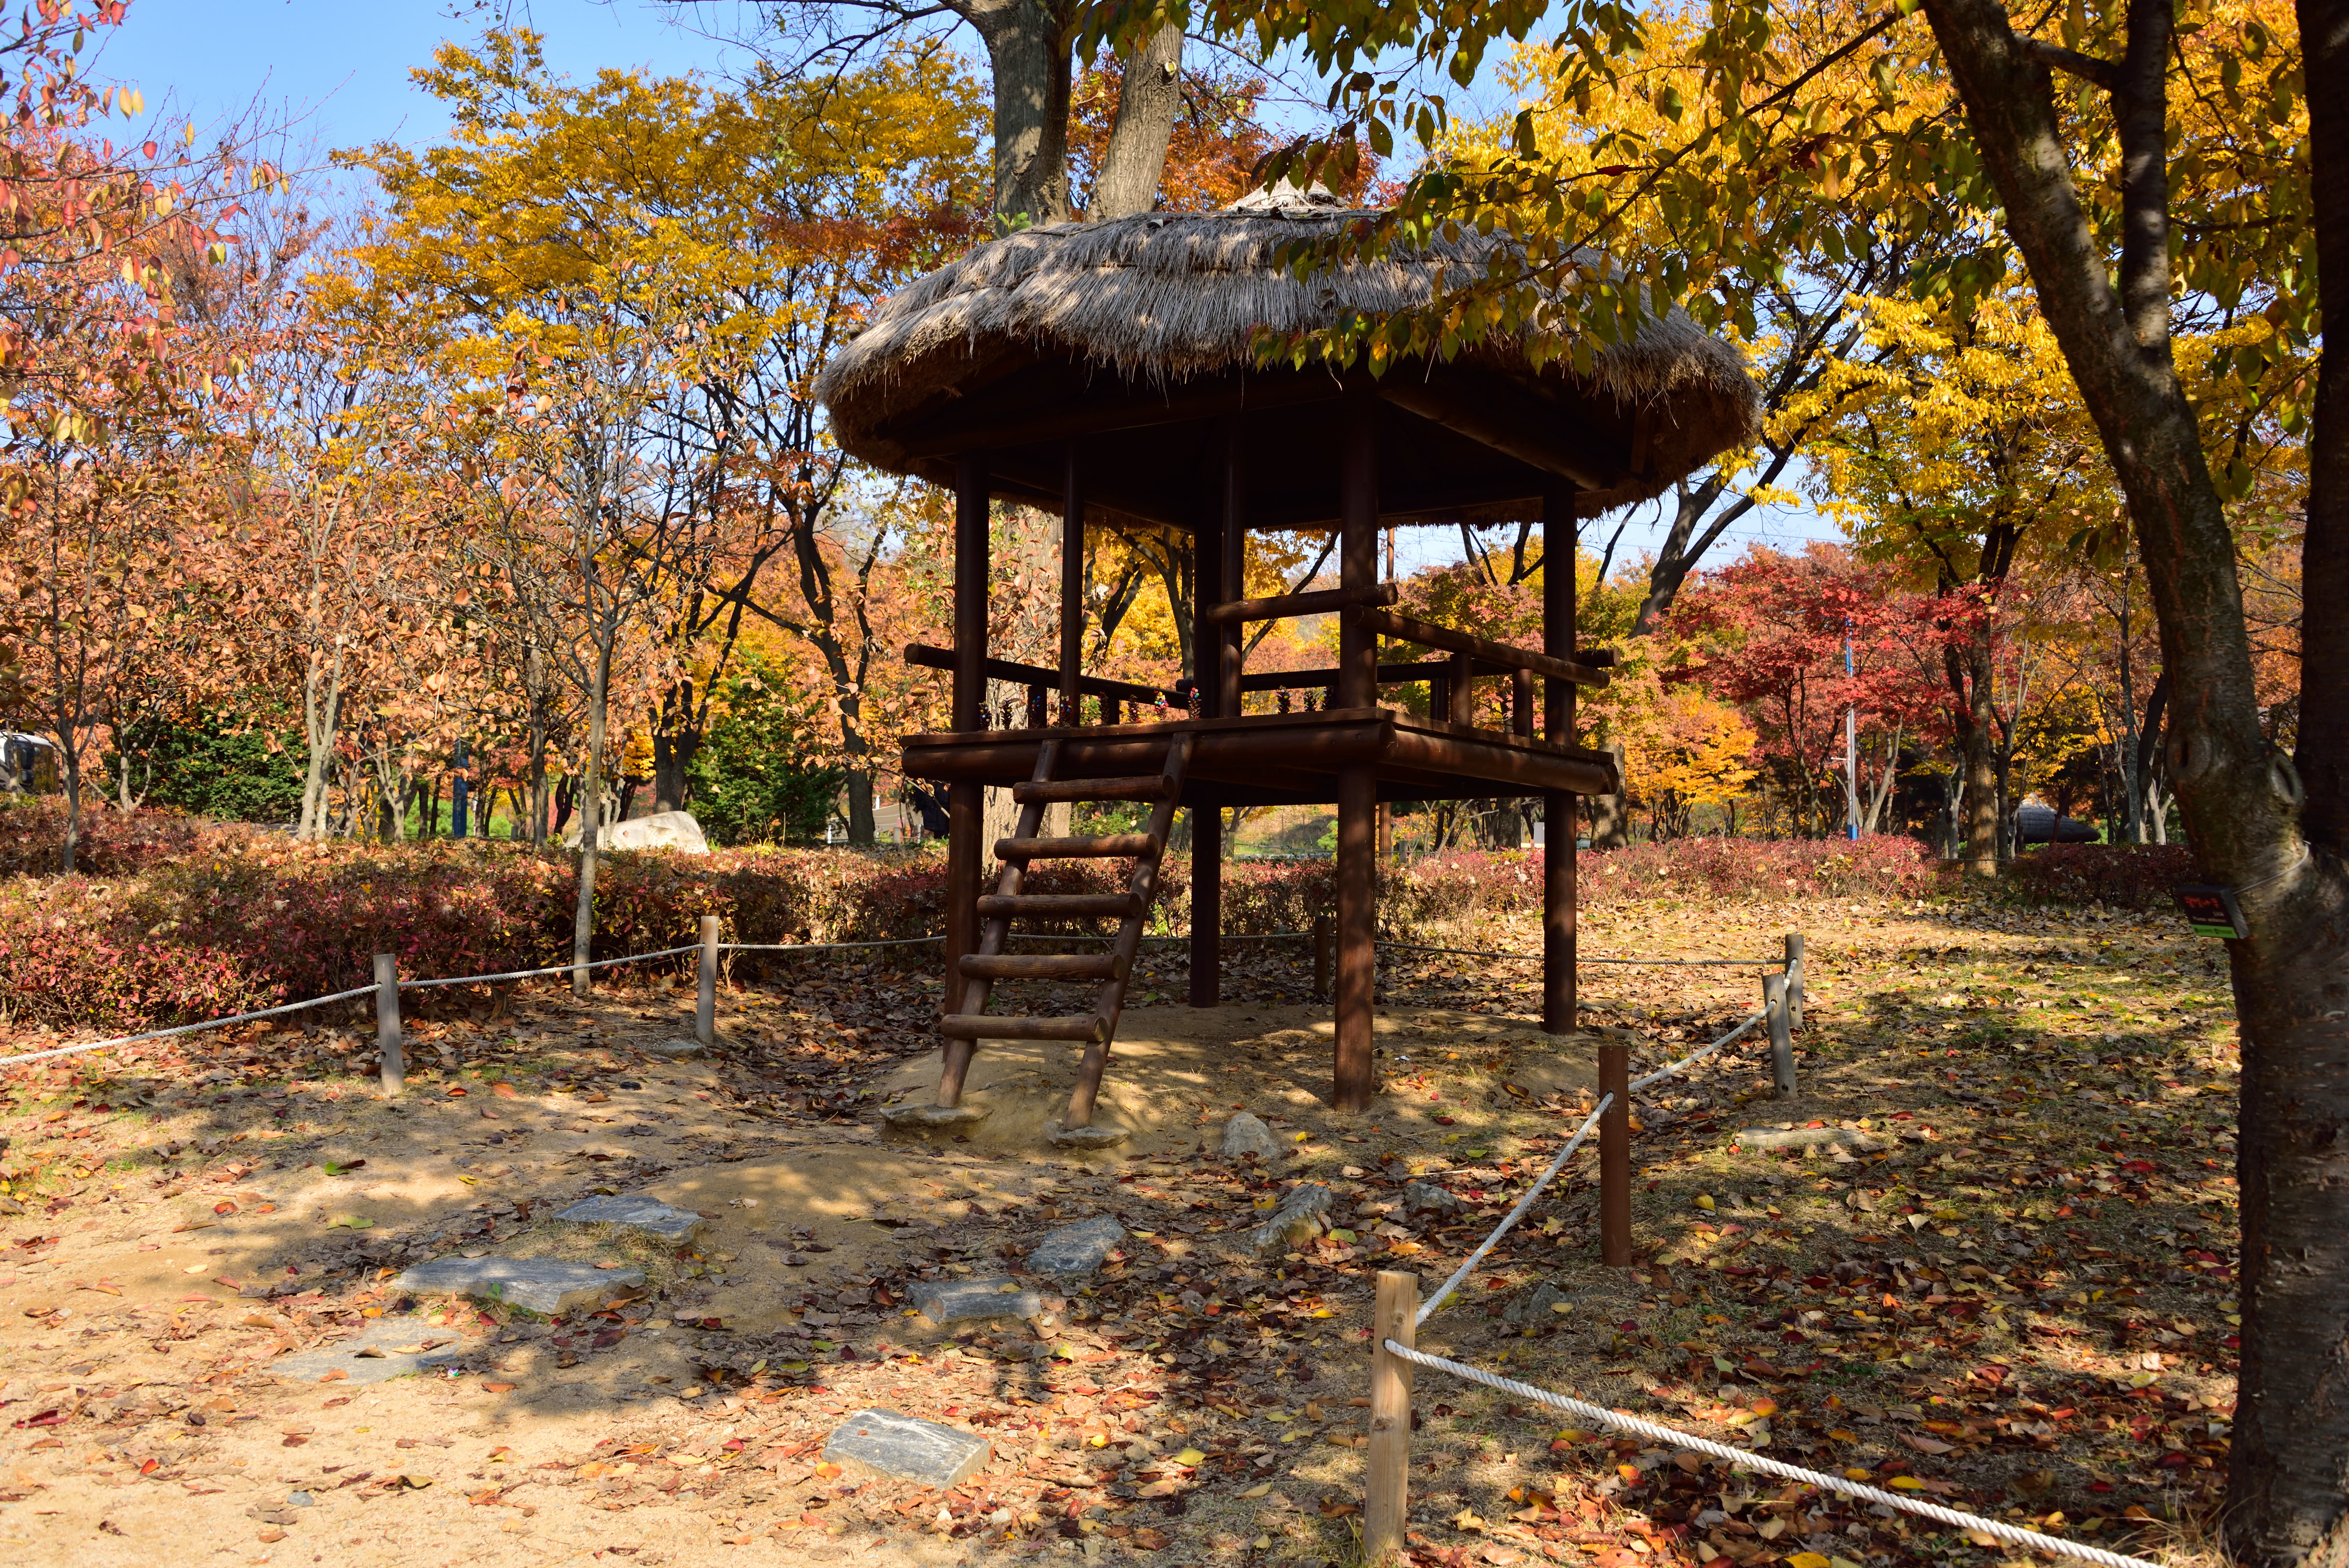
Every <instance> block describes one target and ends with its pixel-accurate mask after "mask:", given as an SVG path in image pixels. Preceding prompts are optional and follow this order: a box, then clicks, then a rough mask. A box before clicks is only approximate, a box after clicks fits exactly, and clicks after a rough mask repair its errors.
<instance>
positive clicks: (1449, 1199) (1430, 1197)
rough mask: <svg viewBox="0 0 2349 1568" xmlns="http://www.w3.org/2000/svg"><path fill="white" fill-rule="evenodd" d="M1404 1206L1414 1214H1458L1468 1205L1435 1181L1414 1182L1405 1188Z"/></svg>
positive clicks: (1403, 1194) (1404, 1209) (1403, 1191)
mask: <svg viewBox="0 0 2349 1568" xmlns="http://www.w3.org/2000/svg"><path fill="white" fill-rule="evenodd" d="M1402 1206H1403V1212H1406V1213H1412V1214H1456V1213H1458V1212H1460V1211H1461V1210H1463V1209H1464V1208H1466V1207H1467V1206H1468V1205H1467V1204H1465V1203H1463V1202H1461V1201H1460V1200H1459V1198H1458V1197H1457V1196H1456V1195H1454V1193H1451V1192H1448V1191H1444V1189H1443V1188H1441V1187H1439V1186H1437V1185H1436V1184H1435V1183H1434V1182H1433V1181H1413V1182H1409V1183H1407V1184H1405V1186H1404V1187H1403V1190H1402Z"/></svg>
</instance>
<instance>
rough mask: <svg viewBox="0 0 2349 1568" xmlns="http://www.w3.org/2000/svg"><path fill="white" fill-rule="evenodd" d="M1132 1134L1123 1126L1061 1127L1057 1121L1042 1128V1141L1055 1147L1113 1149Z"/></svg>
mask: <svg viewBox="0 0 2349 1568" xmlns="http://www.w3.org/2000/svg"><path fill="white" fill-rule="evenodd" d="M1131 1137H1133V1132H1132V1131H1131V1130H1128V1129H1126V1128H1123V1127H1062V1126H1061V1124H1060V1123H1059V1122H1057V1121H1055V1122H1052V1123H1050V1124H1049V1125H1048V1126H1046V1128H1045V1129H1044V1141H1046V1142H1047V1143H1050V1145H1051V1146H1052V1147H1053V1148H1055V1149H1114V1148H1116V1147H1117V1146H1118V1145H1119V1144H1121V1143H1123V1142H1124V1141H1125V1140H1127V1139H1129V1138H1131Z"/></svg>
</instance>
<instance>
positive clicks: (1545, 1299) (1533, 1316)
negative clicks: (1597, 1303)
mask: <svg viewBox="0 0 2349 1568" xmlns="http://www.w3.org/2000/svg"><path fill="white" fill-rule="evenodd" d="M1557 1305H1566V1306H1572V1305H1574V1299H1573V1298H1572V1297H1571V1296H1569V1295H1567V1294H1566V1292H1564V1291H1562V1290H1560V1289H1558V1288H1557V1286H1556V1285H1554V1284H1550V1283H1549V1281H1547V1280H1543V1281H1542V1282H1541V1283H1540V1284H1537V1285H1535V1286H1534V1288H1533V1289H1531V1290H1527V1291H1519V1292H1518V1293H1517V1299H1516V1300H1515V1301H1513V1302H1511V1303H1510V1304H1509V1309H1508V1310H1507V1311H1506V1312H1504V1313H1503V1314H1501V1316H1502V1318H1503V1319H1504V1320H1505V1321H1506V1322H1509V1323H1514V1324H1517V1325H1519V1326H1523V1327H1527V1328H1531V1327H1535V1326H1538V1325H1540V1324H1545V1323H1556V1322H1558V1321H1560V1320H1561V1319H1562V1318H1564V1317H1565V1314H1564V1313H1561V1312H1553V1311H1551V1310H1550V1309H1551V1308H1552V1307H1554V1306H1557Z"/></svg>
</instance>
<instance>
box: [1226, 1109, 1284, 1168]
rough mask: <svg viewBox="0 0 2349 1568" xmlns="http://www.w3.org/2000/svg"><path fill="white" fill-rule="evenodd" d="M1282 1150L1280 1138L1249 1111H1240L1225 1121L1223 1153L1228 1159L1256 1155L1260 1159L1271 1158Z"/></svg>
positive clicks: (1240, 1158) (1242, 1158)
mask: <svg viewBox="0 0 2349 1568" xmlns="http://www.w3.org/2000/svg"><path fill="white" fill-rule="evenodd" d="M1279 1152H1280V1140H1278V1138H1275V1137H1274V1136H1273V1135H1272V1129H1271V1128H1269V1127H1267V1126H1266V1125H1265V1124H1264V1123H1263V1122H1262V1121H1260V1120H1258V1119H1257V1118H1255V1117H1253V1116H1250V1115H1249V1114H1248V1113H1247V1111H1245V1110H1244V1111H1242V1112H1240V1113H1239V1114H1238V1115H1237V1116H1236V1117H1234V1118H1232V1119H1230V1120H1229V1121H1227V1122H1226V1123H1224V1147H1223V1155H1224V1158H1225V1159H1226V1160H1245V1159H1246V1158H1247V1157H1248V1156H1249V1155H1251V1154H1253V1155H1255V1156H1256V1157H1257V1159H1258V1160H1270V1159H1271V1158H1273V1157H1274V1156H1275V1155H1277V1154H1278V1153H1279Z"/></svg>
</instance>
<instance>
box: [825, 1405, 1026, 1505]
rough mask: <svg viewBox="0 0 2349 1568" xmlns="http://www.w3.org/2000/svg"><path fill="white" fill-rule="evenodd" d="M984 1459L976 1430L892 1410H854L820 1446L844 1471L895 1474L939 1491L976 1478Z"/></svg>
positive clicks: (984, 1447) (983, 1443) (984, 1443)
mask: <svg viewBox="0 0 2349 1568" xmlns="http://www.w3.org/2000/svg"><path fill="white" fill-rule="evenodd" d="M987 1456H988V1442H987V1439H985V1438H982V1437H980V1436H978V1434H977V1433H975V1432H966V1431H963V1430H961V1429H959V1428H956V1427H946V1426H940V1425H939V1424H938V1423H937V1422H936V1421H920V1420H916V1419H915V1418H913V1417H911V1416H901V1415H899V1414H898V1413H897V1412H896V1411H895V1410H859V1411H857V1412H856V1414H854V1415H853V1416H851V1417H849V1418H848V1419H846V1420H845V1421H843V1422H842V1423H841V1424H840V1425H839V1426H837V1427H835V1428H833V1432H832V1436H831V1437H830V1438H828V1439H825V1441H824V1445H823V1457H824V1458H825V1459H826V1460H830V1461H831V1462H832V1463H833V1464H836V1465H838V1466H839V1467H840V1468H841V1469H842V1470H849V1471H852V1472H855V1473H860V1474H866V1475H885V1476H895V1477H896V1478H897V1479H899V1480H910V1481H915V1482H916V1483H918V1484H920V1485H922V1486H926V1487H930V1488H933V1489H935V1490H938V1491H944V1490H945V1489H946V1488H947V1487H951V1486H959V1485H960V1484H962V1482H964V1481H966V1480H969V1479H970V1478H971V1477H972V1476H974V1475H976V1474H978V1470H979V1467H980V1466H982V1465H984V1464H985V1463H986V1462H987Z"/></svg>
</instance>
